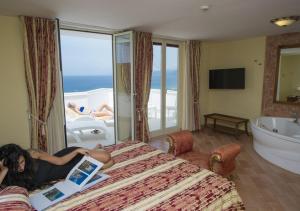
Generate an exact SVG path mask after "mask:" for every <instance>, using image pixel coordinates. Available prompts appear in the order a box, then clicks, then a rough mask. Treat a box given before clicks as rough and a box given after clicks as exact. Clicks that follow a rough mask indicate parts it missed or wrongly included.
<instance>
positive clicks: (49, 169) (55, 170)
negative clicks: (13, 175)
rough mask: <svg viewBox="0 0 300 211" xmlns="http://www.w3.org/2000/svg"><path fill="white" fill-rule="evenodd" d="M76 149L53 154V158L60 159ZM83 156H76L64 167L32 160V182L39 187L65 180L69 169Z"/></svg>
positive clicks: (66, 149)
mask: <svg viewBox="0 0 300 211" xmlns="http://www.w3.org/2000/svg"><path fill="white" fill-rule="evenodd" d="M77 148H78V147H68V148H65V149H62V150H60V151H58V152H57V153H55V154H54V156H57V157H62V156H64V155H67V154H69V153H71V152H73V151H74V150H76V149H77ZM82 157H83V155H81V154H78V155H76V156H75V157H74V158H73V159H72V160H70V161H69V162H68V163H66V164H64V165H55V164H52V163H49V162H47V161H44V160H39V159H33V162H34V175H33V182H34V184H35V185H36V186H37V187H39V186H41V185H44V184H47V183H49V182H51V181H54V180H59V179H65V178H66V177H67V175H68V173H69V172H70V171H71V169H72V168H73V167H74V166H75V165H76V164H77V163H78V162H79V161H80V160H81V158H82Z"/></svg>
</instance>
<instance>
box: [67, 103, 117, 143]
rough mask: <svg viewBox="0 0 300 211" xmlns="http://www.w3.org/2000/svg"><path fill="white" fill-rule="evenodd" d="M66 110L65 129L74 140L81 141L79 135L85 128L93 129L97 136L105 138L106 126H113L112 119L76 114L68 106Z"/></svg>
mask: <svg viewBox="0 0 300 211" xmlns="http://www.w3.org/2000/svg"><path fill="white" fill-rule="evenodd" d="M65 111H66V130H67V133H68V134H69V135H71V136H72V137H73V138H74V139H75V140H76V142H82V140H81V138H80V135H83V134H84V131H85V130H91V131H95V134H97V138H107V135H108V134H107V133H108V132H109V131H107V129H108V127H113V126H114V121H113V119H108V120H103V119H100V118H97V117H93V116H91V115H82V114H77V113H76V112H75V111H73V110H72V109H70V108H67V107H66V108H65Z"/></svg>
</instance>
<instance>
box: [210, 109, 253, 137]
mask: <svg viewBox="0 0 300 211" xmlns="http://www.w3.org/2000/svg"><path fill="white" fill-rule="evenodd" d="M204 118H205V125H204V126H205V127H207V120H208V119H212V120H213V128H214V129H217V125H220V124H219V123H223V124H225V125H233V126H234V128H232V127H224V128H226V129H225V130H221V131H222V132H227V133H230V134H233V135H235V136H238V135H239V134H240V132H241V130H240V129H239V127H240V125H244V128H245V130H244V131H242V132H245V133H246V134H247V135H248V136H249V133H248V122H249V120H248V119H244V118H241V117H235V116H229V115H224V114H218V113H212V114H206V115H204ZM223 124H222V126H224V125H223ZM232 131H233V132H232Z"/></svg>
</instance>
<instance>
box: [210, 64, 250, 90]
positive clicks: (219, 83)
mask: <svg viewBox="0 0 300 211" xmlns="http://www.w3.org/2000/svg"><path fill="white" fill-rule="evenodd" d="M209 88H210V89H245V68H231V69H215V70H209Z"/></svg>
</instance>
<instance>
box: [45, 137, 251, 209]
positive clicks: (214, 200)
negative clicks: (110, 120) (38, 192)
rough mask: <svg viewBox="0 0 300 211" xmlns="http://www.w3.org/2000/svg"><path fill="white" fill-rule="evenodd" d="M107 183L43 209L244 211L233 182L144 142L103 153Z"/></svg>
mask: <svg viewBox="0 0 300 211" xmlns="http://www.w3.org/2000/svg"><path fill="white" fill-rule="evenodd" d="M106 150H107V151H109V152H110V153H111V155H112V157H113V159H114V161H115V165H114V166H112V167H111V168H109V169H106V170H104V171H103V172H104V173H106V174H108V175H110V178H108V179H107V180H105V181H103V182H100V183H99V184H96V185H95V186H93V187H91V188H89V189H87V190H84V191H82V192H80V193H77V194H75V195H73V196H72V197H70V198H68V199H66V200H64V201H62V202H60V203H59V204H56V205H54V206H52V207H50V208H49V209H48V210H134V211H136V210H139V211H140V210H244V209H245V208H244V204H243V202H242V201H241V198H240V196H239V194H238V193H237V191H236V188H235V185H234V183H232V182H230V181H228V180H227V179H225V178H222V177H221V176H218V175H216V174H214V173H213V172H211V171H208V170H205V169H200V168H198V167H197V166H194V165H192V164H190V163H188V162H187V161H185V160H182V159H178V158H175V157H174V156H172V155H169V154H166V153H164V152H162V151H160V150H157V149H155V148H153V147H151V146H149V145H147V144H145V143H141V142H128V143H122V144H118V145H114V146H111V147H107V148H106Z"/></svg>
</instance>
